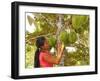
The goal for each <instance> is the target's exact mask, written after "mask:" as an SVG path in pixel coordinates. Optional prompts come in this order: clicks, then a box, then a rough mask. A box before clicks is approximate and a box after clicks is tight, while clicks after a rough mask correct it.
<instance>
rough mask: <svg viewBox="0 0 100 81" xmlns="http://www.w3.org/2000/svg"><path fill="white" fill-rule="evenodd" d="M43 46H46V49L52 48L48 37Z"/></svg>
mask: <svg viewBox="0 0 100 81" xmlns="http://www.w3.org/2000/svg"><path fill="white" fill-rule="evenodd" d="M43 48H44V49H47V50H48V49H49V48H50V46H49V42H48V40H47V39H46V40H45V42H44V46H43Z"/></svg>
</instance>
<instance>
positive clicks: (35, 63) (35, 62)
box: [34, 37, 45, 68]
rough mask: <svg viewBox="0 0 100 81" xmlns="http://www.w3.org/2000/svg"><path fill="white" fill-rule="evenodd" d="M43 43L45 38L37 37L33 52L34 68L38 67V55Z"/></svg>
mask: <svg viewBox="0 0 100 81" xmlns="http://www.w3.org/2000/svg"><path fill="white" fill-rule="evenodd" d="M44 42H45V37H38V38H37V40H36V47H37V50H36V52H35V58H34V67H36V68H37V67H40V61H39V55H40V49H41V46H43V45H44Z"/></svg>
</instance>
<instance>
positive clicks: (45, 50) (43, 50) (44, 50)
mask: <svg viewBox="0 0 100 81" xmlns="http://www.w3.org/2000/svg"><path fill="white" fill-rule="evenodd" d="M41 51H42V52H48V51H49V50H47V49H41Z"/></svg>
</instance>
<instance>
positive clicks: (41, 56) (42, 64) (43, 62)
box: [39, 52, 53, 67]
mask: <svg viewBox="0 0 100 81" xmlns="http://www.w3.org/2000/svg"><path fill="white" fill-rule="evenodd" d="M45 55H50V53H49V52H40V55H39V61H40V66H41V67H53V64H52V63H49V62H47V61H46V60H45V59H44V56H45Z"/></svg>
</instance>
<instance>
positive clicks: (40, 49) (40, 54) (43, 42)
mask: <svg viewBox="0 0 100 81" xmlns="http://www.w3.org/2000/svg"><path fill="white" fill-rule="evenodd" d="M36 47H37V50H36V52H35V59H34V61H35V62H34V67H53V64H58V63H59V62H60V59H61V57H62V54H63V49H64V45H61V44H58V45H57V56H56V57H54V56H52V54H51V53H50V52H49V49H50V46H49V43H48V41H47V39H46V38H45V37H38V38H37V40H36Z"/></svg>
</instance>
